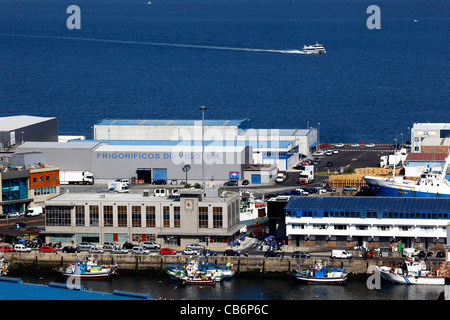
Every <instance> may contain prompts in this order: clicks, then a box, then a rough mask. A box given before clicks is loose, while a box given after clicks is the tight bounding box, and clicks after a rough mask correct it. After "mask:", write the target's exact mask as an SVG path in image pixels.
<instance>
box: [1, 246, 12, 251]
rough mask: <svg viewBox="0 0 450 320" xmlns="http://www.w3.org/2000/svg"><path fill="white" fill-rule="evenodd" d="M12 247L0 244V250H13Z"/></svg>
mask: <svg viewBox="0 0 450 320" xmlns="http://www.w3.org/2000/svg"><path fill="white" fill-rule="evenodd" d="M13 251H14V249H13V247H10V246H8V245H1V246H0V252H13Z"/></svg>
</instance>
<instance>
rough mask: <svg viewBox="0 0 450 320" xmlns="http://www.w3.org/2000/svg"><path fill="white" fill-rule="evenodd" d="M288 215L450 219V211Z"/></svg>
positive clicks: (292, 214) (295, 214) (293, 213)
mask: <svg viewBox="0 0 450 320" xmlns="http://www.w3.org/2000/svg"><path fill="white" fill-rule="evenodd" d="M286 216H288V217H297V218H301V217H312V218H361V219H365V218H376V219H441V220H449V219H450V212H377V211H367V212H361V211H320V210H319V211H311V210H294V211H287V212H286Z"/></svg>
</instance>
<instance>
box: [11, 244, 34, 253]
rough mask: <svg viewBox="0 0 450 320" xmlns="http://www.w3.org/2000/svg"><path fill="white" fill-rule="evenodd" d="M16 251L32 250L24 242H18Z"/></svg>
mask: <svg viewBox="0 0 450 320" xmlns="http://www.w3.org/2000/svg"><path fill="white" fill-rule="evenodd" d="M14 251H16V252H31V248H28V247H27V246H25V245H24V244H21V243H18V244H15V245H14Z"/></svg>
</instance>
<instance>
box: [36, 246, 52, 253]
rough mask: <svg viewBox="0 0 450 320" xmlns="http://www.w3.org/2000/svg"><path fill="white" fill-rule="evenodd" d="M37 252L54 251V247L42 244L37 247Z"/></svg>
mask: <svg viewBox="0 0 450 320" xmlns="http://www.w3.org/2000/svg"><path fill="white" fill-rule="evenodd" d="M39 252H54V253H56V249H55V248H52V247H49V246H42V247H40V248H39Z"/></svg>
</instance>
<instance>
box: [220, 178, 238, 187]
mask: <svg viewBox="0 0 450 320" xmlns="http://www.w3.org/2000/svg"><path fill="white" fill-rule="evenodd" d="M223 185H224V186H225V187H237V185H238V182H237V181H231V180H230V181H227V182H225V183H224V184H223Z"/></svg>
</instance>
